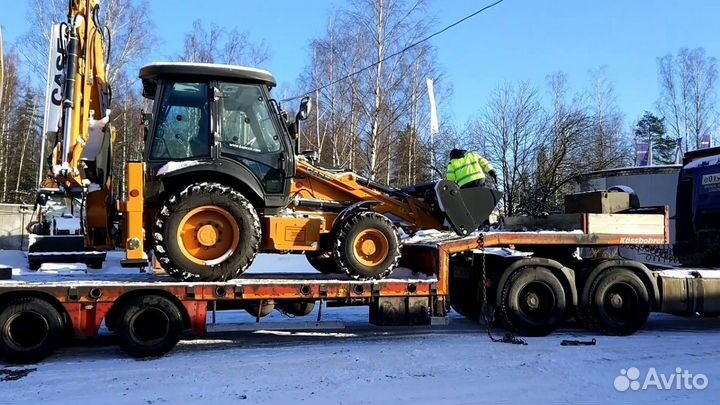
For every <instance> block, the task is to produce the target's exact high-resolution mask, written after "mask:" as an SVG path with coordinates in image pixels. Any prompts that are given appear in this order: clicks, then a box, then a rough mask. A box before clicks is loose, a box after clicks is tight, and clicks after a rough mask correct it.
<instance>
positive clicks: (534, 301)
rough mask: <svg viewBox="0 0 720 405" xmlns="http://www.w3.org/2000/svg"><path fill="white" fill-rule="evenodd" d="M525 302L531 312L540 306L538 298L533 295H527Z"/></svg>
mask: <svg viewBox="0 0 720 405" xmlns="http://www.w3.org/2000/svg"><path fill="white" fill-rule="evenodd" d="M525 301H526V302H527V305H528V308H530V309H531V310H536V309H538V307H539V306H540V297H538V295H537V294H535V293H530V294H528V295H527V297H525Z"/></svg>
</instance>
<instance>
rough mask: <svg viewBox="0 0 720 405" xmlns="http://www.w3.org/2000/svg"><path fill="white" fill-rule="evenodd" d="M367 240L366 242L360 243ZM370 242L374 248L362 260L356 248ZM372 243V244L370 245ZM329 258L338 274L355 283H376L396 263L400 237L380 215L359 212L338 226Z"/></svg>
mask: <svg viewBox="0 0 720 405" xmlns="http://www.w3.org/2000/svg"><path fill="white" fill-rule="evenodd" d="M365 235H369V236H367V239H363V238H364V237H365ZM363 240H370V241H371V242H370V244H371V245H372V244H375V246H376V248H375V250H374V251H373V252H372V253H369V254H368V255H366V256H363V255H362V254H361V252H359V251H358V245H359V244H363V243H364V242H363ZM373 240H374V241H375V242H372V241H373ZM333 256H334V257H335V262H336V263H337V266H338V268H339V269H340V270H342V271H343V272H344V273H345V274H347V275H348V276H350V277H351V278H353V279H356V280H378V279H382V278H385V277H386V276H388V275H389V274H390V273H391V272H392V271H393V269H395V267H397V265H398V263H399V261H400V235H399V234H398V231H397V228H395V225H393V223H392V222H391V221H390V220H389V219H388V218H387V217H386V216H384V215H382V214H379V213H377V212H373V211H360V212H358V213H356V214H354V215H352V216H350V217H348V218H347V219H345V220H344V221H343V223H341V224H339V226H338V228H337V232H336V234H335V242H334V248H333Z"/></svg>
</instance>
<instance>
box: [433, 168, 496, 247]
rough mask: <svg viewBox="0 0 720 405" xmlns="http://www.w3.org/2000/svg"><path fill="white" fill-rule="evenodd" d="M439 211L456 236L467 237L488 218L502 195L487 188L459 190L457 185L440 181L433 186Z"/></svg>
mask: <svg viewBox="0 0 720 405" xmlns="http://www.w3.org/2000/svg"><path fill="white" fill-rule="evenodd" d="M435 194H436V196H437V200H438V204H439V205H440V209H441V210H442V211H443V213H444V214H445V218H446V219H447V220H448V222H449V223H450V227H451V228H452V229H453V231H455V233H457V234H458V235H467V234H469V233H471V232H473V231H474V230H476V229H477V228H478V227H479V226H480V225H481V224H482V223H483V222H485V221H486V220H487V219H488V218H490V214H491V213H492V211H493V209H495V205H497V203H498V201H499V200H500V197H501V196H502V193H500V192H499V191H495V190H492V189H490V188H487V187H469V188H464V189H460V188H459V187H458V186H457V184H455V183H453V182H451V181H447V180H442V181H439V182H438V183H437V184H436V185H435Z"/></svg>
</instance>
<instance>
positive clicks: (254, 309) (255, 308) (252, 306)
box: [243, 300, 275, 318]
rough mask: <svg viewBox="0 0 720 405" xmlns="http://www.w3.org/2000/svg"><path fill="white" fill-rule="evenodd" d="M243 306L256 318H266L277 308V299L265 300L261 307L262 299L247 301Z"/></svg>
mask: <svg viewBox="0 0 720 405" xmlns="http://www.w3.org/2000/svg"><path fill="white" fill-rule="evenodd" d="M243 308H244V309H245V311H246V312H247V313H248V314H250V315H252V316H253V317H255V318H264V317H266V316H268V315H270V314H271V313H272V311H274V310H275V301H273V300H263V305H262V308H260V300H252V301H247V302H246V303H245V305H244V306H243Z"/></svg>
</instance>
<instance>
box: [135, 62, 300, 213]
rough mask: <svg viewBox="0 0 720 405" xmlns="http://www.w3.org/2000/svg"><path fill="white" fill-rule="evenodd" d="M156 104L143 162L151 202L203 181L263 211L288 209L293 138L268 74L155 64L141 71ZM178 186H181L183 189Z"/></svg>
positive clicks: (200, 65) (224, 67)
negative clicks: (227, 188)
mask: <svg viewBox="0 0 720 405" xmlns="http://www.w3.org/2000/svg"><path fill="white" fill-rule="evenodd" d="M140 78H141V79H142V83H143V96H144V97H146V98H148V99H151V100H153V108H152V119H151V120H149V122H148V128H147V136H146V144H145V161H146V162H147V164H148V172H147V176H146V184H147V193H146V196H147V198H148V199H149V202H151V201H152V199H153V197H154V196H157V195H159V194H160V193H162V192H163V191H167V190H165V189H166V188H168V187H173V185H175V184H180V183H184V182H186V181H187V180H188V175H190V173H192V181H197V180H198V179H199V178H200V177H201V176H207V177H208V178H209V180H221V181H222V182H223V183H226V184H231V185H233V186H234V187H237V188H238V189H241V190H243V194H245V195H246V196H247V197H248V198H249V199H250V200H251V201H252V202H253V205H255V206H256V207H258V208H267V209H270V210H272V209H273V208H275V209H277V208H280V207H283V206H285V205H286V204H287V198H288V195H289V189H290V185H291V179H292V176H293V174H294V172H295V159H294V155H295V151H294V148H293V136H292V135H291V134H290V133H289V132H288V129H287V125H286V123H285V122H284V120H283V119H282V118H281V115H280V111H279V108H278V105H277V103H275V101H274V100H272V99H271V98H270V90H271V89H272V88H273V87H274V86H275V85H276V81H275V78H274V77H273V76H272V74H271V73H269V72H267V71H264V70H260V69H254V68H246V67H240V66H231V65H218V64H203V63H154V64H150V65H147V66H145V67H143V68H142V69H141V70H140ZM180 185H181V184H180Z"/></svg>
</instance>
